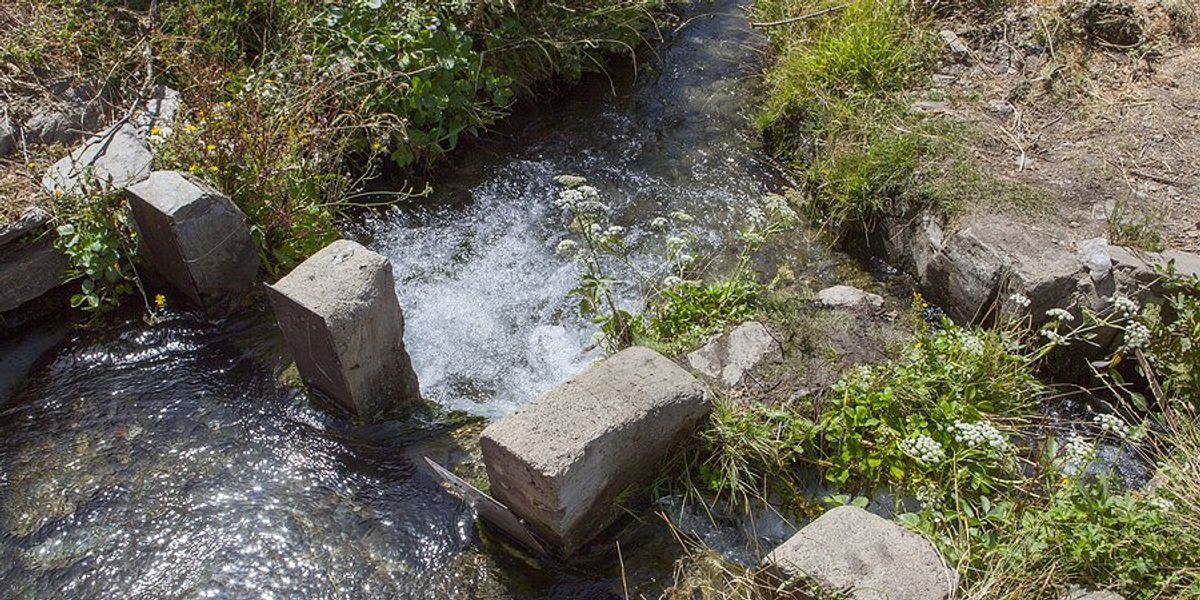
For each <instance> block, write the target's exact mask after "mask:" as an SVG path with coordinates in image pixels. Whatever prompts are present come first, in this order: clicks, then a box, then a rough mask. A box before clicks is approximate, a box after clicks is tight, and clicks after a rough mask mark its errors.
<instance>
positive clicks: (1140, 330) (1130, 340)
mask: <svg viewBox="0 0 1200 600" xmlns="http://www.w3.org/2000/svg"><path fill="white" fill-rule="evenodd" d="M1149 342H1150V330H1149V329H1147V328H1146V326H1145V325H1142V324H1141V323H1138V322H1137V321H1134V322H1132V323H1130V324H1129V325H1126V326H1125V343H1124V344H1122V345H1121V349H1122V350H1136V349H1138V348H1141V347H1142V346H1145V345H1146V344H1147V343H1149Z"/></svg>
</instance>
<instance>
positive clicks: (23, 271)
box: [0, 235, 67, 313]
mask: <svg viewBox="0 0 1200 600" xmlns="http://www.w3.org/2000/svg"><path fill="white" fill-rule="evenodd" d="M51 240H52V236H49V235H47V236H44V237H43V238H41V239H38V240H36V241H34V242H33V243H32V244H27V245H24V246H21V247H6V248H3V249H0V313H4V312H8V311H10V310H13V309H16V308H18V307H20V306H21V305H23V304H25V303H27V302H31V301H33V300H36V299H38V298H40V297H42V296H43V295H45V294H46V293H47V292H49V291H50V290H53V289H54V288H56V287H58V286H60V285H62V283H63V282H64V281H66V279H67V258H66V257H65V256H63V255H62V254H59V253H58V252H57V251H55V250H54V247H53V243H52V241H51Z"/></svg>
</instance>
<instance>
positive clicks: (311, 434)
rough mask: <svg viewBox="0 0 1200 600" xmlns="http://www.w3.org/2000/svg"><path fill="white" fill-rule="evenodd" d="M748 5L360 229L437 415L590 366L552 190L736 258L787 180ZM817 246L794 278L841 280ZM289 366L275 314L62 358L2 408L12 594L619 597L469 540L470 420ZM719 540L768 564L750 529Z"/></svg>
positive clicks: (140, 335) (531, 389)
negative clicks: (374, 395)
mask: <svg viewBox="0 0 1200 600" xmlns="http://www.w3.org/2000/svg"><path fill="white" fill-rule="evenodd" d="M737 4H738V2H736V1H732V0H728V1H722V2H716V3H713V4H702V5H700V6H697V7H695V8H694V9H693V11H695V12H694V13H693V14H690V15H688V16H689V17H696V18H695V19H692V20H691V21H689V24H688V26H687V27H686V28H684V29H683V30H682V31H681V32H679V33H678V34H676V35H672V36H671V39H670V41H669V42H668V43H666V44H664V45H661V46H659V47H658V48H657V49H656V52H657V57H651V56H649V55H647V56H645V57H644V59H643V60H642V61H641V63H640V65H639V68H640V69H639V70H640V76H639V77H638V78H637V79H636V80H634V79H633V78H632V76H631V72H630V70H629V69H620V68H614V69H613V71H612V75H613V77H614V80H613V81H611V82H610V81H608V80H606V79H604V78H597V79H594V80H592V81H590V82H586V83H585V84H584V85H582V86H580V87H579V88H578V89H575V90H573V91H571V92H570V93H568V95H567V96H566V97H564V98H562V99H560V100H556V101H555V103H554V104H553V105H552V106H549V107H546V108H545V109H539V108H538V107H532V108H526V109H525V110H524V113H525V114H524V116H521V117H518V118H516V119H514V120H513V121H511V122H510V123H508V124H506V125H505V127H504V129H503V130H502V131H501V132H500V133H498V134H496V135H494V136H490V137H488V138H487V139H485V140H484V141H481V142H479V143H475V144H473V145H472V147H471V148H466V149H464V150H463V152H462V153H461V154H460V156H462V157H463V158H461V159H460V162H459V163H457V164H455V165H452V166H451V167H448V168H447V169H445V170H444V171H443V172H442V173H440V174H439V177H438V182H439V187H438V189H439V191H438V193H437V194H435V195H434V197H432V198H430V199H428V200H427V201H423V202H422V203H421V204H420V205H415V206H406V207H403V208H397V209H395V210H389V211H385V212H383V213H382V214H375V215H373V216H369V217H364V218H363V220H362V222H361V223H360V224H359V225H358V227H357V228H356V231H355V233H357V234H359V235H360V236H361V237H362V238H363V239H364V241H366V242H367V243H369V244H370V245H371V246H372V247H373V248H375V249H376V250H378V251H380V252H383V253H385V254H386V255H388V256H389V257H390V258H391V260H392V262H393V264H394V266H395V271H396V275H397V282H398V283H397V290H398V293H399V294H400V298H401V303H402V305H403V307H404V309H405V311H406V316H407V324H408V331H407V336H406V337H407V340H408V345H409V351H410V354H411V355H412V356H413V359H414V362H415V363H416V367H417V370H418V374H419V376H420V378H421V382H422V390H423V392H424V393H425V395H426V396H428V397H429V398H430V399H432V400H435V401H436V402H437V403H438V404H440V405H441V406H443V407H445V408H450V409H462V410H465V411H467V412H470V413H474V414H477V415H482V416H485V417H496V416H499V415H503V414H507V413H508V412H511V411H512V410H514V409H515V408H516V407H518V406H520V405H521V404H523V403H524V402H527V401H529V400H530V399H532V398H533V397H535V396H536V395H537V394H539V393H541V392H542V391H545V390H546V389H549V388H550V387H552V386H553V385H555V384H557V383H558V382H561V381H562V380H564V379H566V378H567V377H569V376H571V375H572V374H574V373H576V372H578V371H579V370H581V369H583V368H584V367H585V366H586V365H587V364H588V363H589V362H590V361H591V360H593V359H594V358H595V357H596V356H595V353H594V352H590V351H588V350H587V348H588V346H589V344H590V338H591V334H592V329H591V328H590V327H589V326H588V324H587V323H586V322H584V321H582V320H581V319H580V318H579V317H578V316H577V315H576V314H575V312H574V308H573V306H572V305H571V303H570V301H569V300H568V299H567V292H568V290H569V289H570V288H571V287H572V286H573V285H574V282H575V273H574V267H573V266H572V265H571V264H570V263H569V262H567V261H565V260H564V259H562V258H559V257H557V256H555V254H554V248H555V246H556V245H557V243H558V241H559V240H560V239H561V238H562V237H563V235H564V233H563V231H564V229H563V224H564V217H563V215H562V214H561V213H560V212H559V211H558V209H557V208H555V207H554V206H553V199H554V197H555V195H556V193H557V187H556V186H555V184H554V183H553V181H552V179H553V177H554V176H556V175H559V174H562V173H573V174H579V175H583V176H586V177H588V178H589V180H590V181H591V183H593V184H594V185H596V186H597V187H598V188H600V189H601V191H602V193H603V194H604V196H605V200H606V201H607V202H608V203H609V204H610V205H612V207H613V210H614V214H615V215H616V222H617V223H618V224H621V225H625V226H627V227H629V228H630V229H631V231H632V233H631V238H630V239H631V240H632V241H633V243H634V246H635V248H637V249H638V253H639V258H638V260H640V261H643V262H645V263H648V264H649V263H653V262H654V261H655V260H656V257H657V256H656V253H655V252H656V251H655V247H656V246H655V244H654V243H653V240H651V239H650V236H649V235H648V234H646V233H645V228H644V227H643V224H644V222H646V221H647V220H648V219H649V218H651V217H652V216H656V215H659V214H663V213H666V212H669V211H672V210H685V211H687V212H689V213H691V214H692V215H694V216H695V217H696V218H697V223H696V231H697V233H698V234H699V235H700V237H701V245H702V246H706V247H708V248H710V249H712V248H718V247H721V246H723V245H725V244H726V243H728V242H730V241H732V240H733V238H734V237H735V235H734V232H735V231H736V229H737V228H738V227H739V226H740V225H741V224H742V223H743V220H744V218H745V215H746V212H747V209H748V208H750V207H751V206H754V205H756V204H757V203H758V202H759V201H760V199H761V197H762V195H763V194H764V193H765V192H766V191H768V190H770V189H772V188H773V186H775V185H777V183H778V182H777V181H775V179H774V175H772V174H771V172H770V169H769V168H767V167H765V166H764V164H763V163H762V162H761V161H760V157H758V156H757V155H756V154H755V153H754V151H753V150H752V143H751V136H752V132H751V130H750V128H749V127H748V123H747V120H746V116H745V114H744V112H743V111H744V110H745V109H746V108H747V107H748V106H749V105H750V104H751V102H752V99H753V90H752V85H751V82H750V81H748V80H747V78H748V76H749V75H750V74H751V73H752V72H753V70H754V68H755V64H756V59H757V54H756V50H755V49H754V45H755V44H757V43H758V40H757V39H756V38H755V37H754V36H753V35H752V34H750V33H749V32H748V31H746V28H745V20H744V18H743V17H742V15H741V14H740V13H739V12H738V9H737ZM702 13H715V14H716V15H717V16H711V17H703V16H698V15H699V14H702ZM614 90H615V92H616V94H615V95H614ZM797 243H798V249H797V252H798V253H799V254H798V255H799V256H801V257H802V261H803V262H798V263H797V265H806V266H807V268H808V270H809V271H812V272H821V271H828V270H830V269H831V268H832V262H831V261H830V259H829V258H828V257H827V256H825V255H822V254H820V253H814V254H811V255H810V254H809V253H807V248H805V247H803V244H804V242H803V240H799V241H798V242H797ZM798 260H799V259H798ZM797 265H793V268H796V266H797ZM797 270H798V269H797ZM287 362H288V359H287V355H286V349H285V348H284V346H283V343H282V341H281V340H280V338H279V336H278V333H277V330H276V328H275V327H274V325H273V323H272V319H271V316H270V315H269V314H266V313H261V312H254V313H250V314H244V315H241V316H239V317H237V318H236V319H232V320H229V321H226V322H222V323H219V324H210V323H206V322H204V321H203V320H201V319H199V318H196V317H195V316H193V315H189V314H186V313H178V314H173V315H172V316H171V318H170V319H168V320H167V321H166V322H164V323H161V324H159V325H156V326H153V327H148V326H146V325H144V324H142V323H141V322H140V321H138V320H136V318H131V319H130V320H129V321H128V322H127V323H126V324H125V325H123V326H121V327H118V328H115V329H113V330H107V331H102V332H83V333H74V334H71V335H70V336H69V337H68V338H67V339H66V340H65V341H64V342H62V343H60V344H58V345H57V347H56V348H55V349H54V350H52V351H51V352H50V353H49V354H48V355H47V356H46V359H45V360H44V361H42V363H41V364H39V365H38V366H37V367H36V368H35V369H34V371H33V373H32V375H31V378H30V379H29V380H28V381H27V382H26V383H25V385H24V388H23V389H22V390H21V391H20V392H18V394H17V395H16V397H14V398H12V399H11V400H9V401H8V403H7V404H6V405H5V406H4V407H3V408H0V590H4V593H3V596H4V597H5V598H10V597H11V598H51V597H55V598H57V597H62V598H110V597H117V598H207V597H213V598H313V599H317V598H438V599H441V598H480V599H483V598H509V597H511V598H564V599H566V598H571V599H585V598H617V597H622V594H621V579H620V575H621V573H620V569H619V566H618V565H617V564H616V561H615V560H613V557H612V556H611V553H608V554H605V553H604V552H598V553H597V554H596V556H594V557H591V558H586V557H585V558H584V559H583V560H581V561H579V562H577V563H576V564H573V565H539V564H537V563H535V562H533V561H530V560H528V559H526V558H524V557H522V556H520V555H519V554H515V553H513V552H512V551H511V550H509V549H507V548H506V547H504V546H503V545H502V544H499V543H497V542H496V541H495V540H492V539H491V538H490V537H488V536H487V535H481V533H480V532H479V531H477V530H476V529H475V527H474V518H473V515H472V514H471V511H470V510H469V509H467V508H465V507H463V506H462V505H461V504H460V503H458V502H457V501H456V500H454V499H453V498H452V497H450V496H449V495H447V494H446V493H445V492H444V491H442V489H441V488H440V487H439V486H438V484H437V483H436V482H435V481H434V480H433V479H432V477H431V475H430V474H429V473H428V471H427V470H426V469H424V467H423V466H421V462H420V459H421V457H422V456H425V455H428V456H431V457H433V458H435V459H437V460H439V461H440V462H443V463H452V462H455V461H458V460H462V459H463V458H465V457H466V456H467V455H468V454H469V448H463V447H461V446H460V445H459V443H458V442H456V441H455V438H454V437H453V436H451V435H449V432H450V431H451V430H453V429H455V428H456V427H457V426H458V424H457V423H456V421H455V420H454V419H452V418H449V417H446V416H445V415H439V414H427V415H422V416H419V417H417V418H415V419H412V420H410V421H406V422H393V423H386V424H383V425H378V426H371V427H361V426H355V425H354V424H352V423H350V422H347V421H345V420H344V419H342V418H340V417H338V416H336V415H333V414H330V413H327V412H324V411H322V410H319V409H317V408H315V407H313V406H312V404H311V403H310V402H309V401H308V400H307V399H306V398H304V397H303V396H301V395H299V394H297V393H296V392H294V391H292V390H290V389H288V388H286V387H285V386H282V385H280V384H279V383H277V375H278V373H280V372H281V371H282V369H283V367H284V366H285V365H286V364H287ZM6 364H7V363H6ZM469 445H470V444H469V443H468V446H469ZM665 506H666V507H667V508H669V507H670V505H669V504H668V505H665ZM689 518H691V520H692V521H699V519H697V518H696V516H695V515H691V517H689ZM696 527H698V528H702V527H703V525H696ZM771 529H772V531H773V533H772V534H770V536H769V537H780V536H783V535H786V532H787V531H786V528H781V527H778V526H773V527H772V528H771ZM710 534H711V535H706V537H707V538H708V539H710V540H713V541H714V543H718V544H721V545H724V546H725V547H727V548H728V549H729V550H730V553H731V554H733V555H739V556H741V555H744V556H746V557H748V558H749V557H752V555H753V554H752V551H750V550H747V549H745V548H741V547H742V546H745V547H746V548H750V547H752V544H749V543H748V541H747V539H746V535H744V534H739V533H736V532H735V531H734V530H733V529H732V528H730V529H726V530H722V531H714V532H710ZM751 537H753V536H751ZM620 540H621V547H622V550H623V553H624V559H625V567H626V570H627V573H626V576H627V580H628V583H629V585H630V586H631V588H632V589H631V591H633V592H635V593H637V592H642V593H646V594H647V595H650V596H651V597H652V596H653V594H654V592H655V590H657V589H659V588H661V586H662V585H664V584H665V582H666V581H668V580H669V578H670V571H671V569H670V562H671V560H672V559H673V558H675V557H676V556H677V555H678V553H679V549H678V547H677V545H676V543H675V542H674V541H673V540H672V539H671V538H670V536H669V535H668V534H667V533H666V531H665V528H664V527H663V526H662V525H661V524H660V522H659V520H658V519H657V518H655V517H653V516H650V517H648V518H647V519H646V522H645V523H644V524H642V525H635V526H633V527H630V528H629V529H627V530H626V531H624V532H623V533H621V534H620Z"/></svg>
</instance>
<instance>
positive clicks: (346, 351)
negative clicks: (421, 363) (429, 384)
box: [267, 240, 420, 420]
mask: <svg viewBox="0 0 1200 600" xmlns="http://www.w3.org/2000/svg"><path fill="white" fill-rule="evenodd" d="M267 289H268V296H269V297H270V299H271V306H272V307H273V308H274V309H275V318H276V319H277V320H278V321H279V327H280V329H282V330H283V336H284V338H285V339H286V340H287V343H288V347H290V348H291V350H292V356H293V358H295V360H296V367H297V368H298V369H299V371H300V375H301V376H302V377H303V378H304V380H305V381H306V382H308V384H309V385H311V386H312V387H313V388H315V389H317V390H319V391H320V392H322V393H324V394H325V395H327V396H329V397H330V398H331V399H333V400H334V401H336V402H338V403H339V404H341V405H343V406H345V407H346V408H347V409H349V410H351V411H352V412H354V413H356V414H357V415H358V416H360V417H362V418H363V419H366V420H379V419H382V418H385V417H388V416H392V415H395V414H397V413H399V412H402V411H403V410H405V409H407V408H409V407H411V405H412V404H413V403H415V402H417V401H419V400H420V389H419V387H418V385H417V375H416V373H415V372H413V368H412V362H411V361H410V360H409V357H408V351H407V350H405V347H404V313H403V312H402V311H401V309H400V301H399V300H398V299H397V298H396V281H395V279H394V277H393V275H392V265H391V263H389V262H388V260H387V259H386V258H384V257H383V256H380V255H379V254H376V253H374V252H371V251H370V250H368V249H366V248H364V247H362V246H361V245H359V244H357V243H355V242H351V241H349V240H339V241H336V242H334V243H332V244H330V245H328V246H326V247H325V248H324V249H323V250H321V251H320V252H317V253H316V254H314V255H313V256H311V257H309V259H308V260H306V261H304V262H303V263H301V264H300V266H298V267H296V268H295V269H294V270H293V271H292V272H291V273H289V274H288V275H287V276H286V277H284V278H283V279H280V280H279V282H278V283H276V284H275V285H273V286H268V288H267Z"/></svg>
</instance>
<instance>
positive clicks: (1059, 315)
mask: <svg viewBox="0 0 1200 600" xmlns="http://www.w3.org/2000/svg"><path fill="white" fill-rule="evenodd" d="M1046 316H1047V317H1050V318H1051V319H1054V320H1055V321H1061V322H1063V323H1070V322H1071V321H1074V320H1075V315H1073V314H1071V311H1069V310H1067V309H1065V308H1051V309H1050V310H1048V311H1046Z"/></svg>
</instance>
